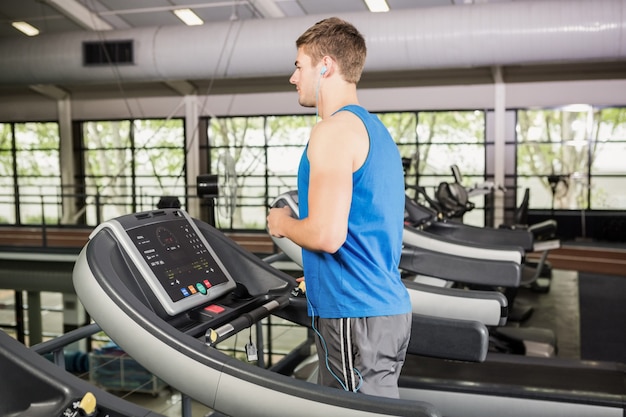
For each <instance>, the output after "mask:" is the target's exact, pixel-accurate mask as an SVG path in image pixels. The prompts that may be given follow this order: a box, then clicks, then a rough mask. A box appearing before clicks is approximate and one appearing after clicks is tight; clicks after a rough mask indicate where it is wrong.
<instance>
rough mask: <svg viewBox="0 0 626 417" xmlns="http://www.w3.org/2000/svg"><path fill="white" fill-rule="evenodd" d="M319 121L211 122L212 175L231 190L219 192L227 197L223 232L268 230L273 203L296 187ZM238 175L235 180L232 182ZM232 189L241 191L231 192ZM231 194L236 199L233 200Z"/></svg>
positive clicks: (221, 206) (220, 207) (222, 205)
mask: <svg viewBox="0 0 626 417" xmlns="http://www.w3.org/2000/svg"><path fill="white" fill-rule="evenodd" d="M314 121H315V119H314V117H313V116H280V117H279V116H268V117H230V118H213V119H211V120H210V123H209V132H208V137H209V143H210V148H209V152H210V160H211V169H210V172H211V173H213V174H216V175H217V176H218V183H219V184H220V186H222V185H224V186H226V189H221V188H222V187H220V190H219V191H220V192H221V194H222V195H223V197H218V198H217V199H216V225H217V226H218V227H221V228H226V229H264V228H265V218H266V216H267V206H268V204H269V203H271V201H270V200H271V199H273V198H275V197H276V196H277V195H279V194H280V193H283V192H285V191H288V190H292V189H295V188H296V187H297V185H296V181H295V179H296V174H297V170H298V162H299V161H300V156H301V154H302V151H303V149H304V146H305V144H306V141H307V139H308V135H309V132H310V129H311V127H312V126H313V123H314ZM229 171H230V172H231V174H230V175H229ZM233 175H234V176H235V178H236V180H235V181H232V180H230V181H229V180H228V179H229V177H231V176H233ZM233 186H236V191H234V192H233V191H229V189H228V188H229V187H233ZM232 193H234V198H229V197H228V196H229V195H230V194H232Z"/></svg>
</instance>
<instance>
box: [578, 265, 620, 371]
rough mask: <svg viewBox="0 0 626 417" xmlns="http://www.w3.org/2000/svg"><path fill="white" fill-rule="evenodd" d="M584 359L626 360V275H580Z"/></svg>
mask: <svg viewBox="0 0 626 417" xmlns="http://www.w3.org/2000/svg"><path fill="white" fill-rule="evenodd" d="M578 286H579V291H578V294H579V301H580V354H581V358H582V359H588V360H601V361H613V362H622V363H626V277H621V276H614V275H598V274H589V273H583V272H580V273H579V274H578Z"/></svg>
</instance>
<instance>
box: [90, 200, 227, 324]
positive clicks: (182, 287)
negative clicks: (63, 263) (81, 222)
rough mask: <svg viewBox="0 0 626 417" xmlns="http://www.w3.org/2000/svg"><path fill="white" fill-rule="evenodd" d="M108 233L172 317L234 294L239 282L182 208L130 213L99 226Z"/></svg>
mask: <svg viewBox="0 0 626 417" xmlns="http://www.w3.org/2000/svg"><path fill="white" fill-rule="evenodd" d="M102 229H107V230H109V231H110V232H111V233H112V234H113V235H114V236H115V239H116V241H117V242H118V243H119V244H120V245H121V246H122V248H123V249H124V252H125V253H126V254H127V256H128V258H129V259H130V262H132V264H133V266H134V267H135V268H136V269H137V270H138V271H139V273H140V275H141V276H142V277H143V278H144V279H145V281H146V284H147V286H148V287H149V288H150V290H151V291H152V292H153V294H154V296H155V297H156V299H157V300H158V301H159V303H160V304H161V305H162V307H163V309H164V310H165V312H166V313H167V314H169V315H171V316H174V315H177V314H179V313H182V312H184V311H187V310H189V309H192V308H194V307H197V306H199V305H201V304H204V303H207V302H209V301H212V300H214V299H216V298H218V297H220V296H222V295H224V294H226V293H229V292H231V291H232V290H233V289H234V288H235V287H236V283H235V281H234V279H233V278H232V277H231V276H230V274H229V273H228V271H227V270H226V268H224V265H223V264H222V263H221V262H220V260H219V258H218V257H217V256H216V254H215V251H214V250H213V249H212V248H211V246H210V245H209V243H208V242H207V240H206V239H205V238H204V236H203V235H202V233H201V232H200V230H199V229H198V227H197V226H196V224H195V223H194V221H193V219H192V218H191V217H190V216H189V215H188V214H187V213H186V212H185V211H184V210H181V209H163V210H155V211H147V212H142V213H135V214H130V215H126V216H122V217H118V218H115V219H113V220H109V221H107V222H104V223H102V224H101V225H100V226H98V227H97V228H96V229H95V230H94V231H93V233H92V236H95V235H96V234H97V233H98V232H100V231H101V230H102Z"/></svg>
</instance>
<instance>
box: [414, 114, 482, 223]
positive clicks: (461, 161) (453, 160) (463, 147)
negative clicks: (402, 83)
mask: <svg viewBox="0 0 626 417" xmlns="http://www.w3.org/2000/svg"><path fill="white" fill-rule="evenodd" d="M416 129H417V151H418V155H417V157H418V160H419V169H418V170H417V175H418V181H419V185H420V186H422V187H424V188H425V189H426V191H427V192H428V193H429V195H430V197H431V198H433V199H436V190H437V188H438V187H439V184H441V183H442V182H454V181H455V178H454V176H453V174H452V166H453V165H456V166H457V167H458V168H459V171H460V173H461V174H462V179H461V181H462V185H463V186H464V187H465V188H466V190H468V191H469V190H471V189H472V188H473V187H474V186H475V185H476V184H482V183H483V182H484V180H485V113H484V112H483V111H439V112H419V113H418V118H417V127H416ZM470 201H471V202H472V203H474V205H475V208H474V209H472V210H471V211H468V212H466V213H465V214H464V215H463V222H464V223H467V224H472V225H476V226H483V225H484V199H482V198H470Z"/></svg>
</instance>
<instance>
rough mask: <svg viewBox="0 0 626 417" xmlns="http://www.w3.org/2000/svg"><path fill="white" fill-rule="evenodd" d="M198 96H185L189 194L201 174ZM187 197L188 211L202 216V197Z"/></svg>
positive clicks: (198, 216)
mask: <svg viewBox="0 0 626 417" xmlns="http://www.w3.org/2000/svg"><path fill="white" fill-rule="evenodd" d="M198 117H199V112H198V96H197V95H196V94H188V95H186V96H185V147H186V149H187V152H186V155H185V158H186V165H187V169H186V174H187V175H186V179H187V181H186V182H187V185H188V187H187V194H190V193H191V192H194V193H195V187H193V188H192V187H190V186H191V185H195V184H196V182H197V178H198V175H199V174H200V156H199V155H200V145H199V143H200V140H199V132H198V129H199V125H198ZM192 197H193V198H191V197H190V198H187V212H188V213H189V215H191V216H192V217H195V218H200V199H198V198H195V196H192Z"/></svg>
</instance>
